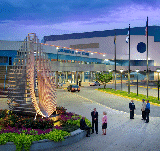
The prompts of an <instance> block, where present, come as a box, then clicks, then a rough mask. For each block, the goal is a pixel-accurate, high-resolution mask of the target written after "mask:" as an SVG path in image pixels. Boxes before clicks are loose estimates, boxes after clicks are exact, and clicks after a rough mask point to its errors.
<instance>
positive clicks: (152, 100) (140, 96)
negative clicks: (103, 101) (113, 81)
mask: <svg viewBox="0 0 160 151" xmlns="http://www.w3.org/2000/svg"><path fill="white" fill-rule="evenodd" d="M98 90H101V91H104V92H107V93H112V94H119V95H121V96H127V97H130V98H131V99H139V100H142V99H145V100H149V101H150V102H152V103H157V104H160V101H158V97H153V96H148V98H147V96H146V95H143V94H138V96H137V93H133V92H130V94H128V92H126V91H121V90H116V91H115V90H114V89H110V88H106V89H103V88H98Z"/></svg>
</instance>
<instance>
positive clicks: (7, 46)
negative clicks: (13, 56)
mask: <svg viewBox="0 0 160 151" xmlns="http://www.w3.org/2000/svg"><path fill="white" fill-rule="evenodd" d="M21 45H22V41H5V40H0V50H19V49H20V47H21Z"/></svg>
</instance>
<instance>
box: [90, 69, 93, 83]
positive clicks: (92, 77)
mask: <svg viewBox="0 0 160 151" xmlns="http://www.w3.org/2000/svg"><path fill="white" fill-rule="evenodd" d="M90 81H91V82H93V71H91V80H90Z"/></svg>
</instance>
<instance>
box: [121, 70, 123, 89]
mask: <svg viewBox="0 0 160 151" xmlns="http://www.w3.org/2000/svg"><path fill="white" fill-rule="evenodd" d="M120 72H121V91H122V72H123V69H120Z"/></svg>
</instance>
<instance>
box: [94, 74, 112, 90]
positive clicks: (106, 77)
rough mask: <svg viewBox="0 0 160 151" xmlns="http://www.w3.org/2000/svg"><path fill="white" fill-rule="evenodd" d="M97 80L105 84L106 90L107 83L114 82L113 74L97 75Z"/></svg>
mask: <svg viewBox="0 0 160 151" xmlns="http://www.w3.org/2000/svg"><path fill="white" fill-rule="evenodd" d="M96 80H97V81H99V82H101V83H103V85H104V89H105V88H106V83H108V82H110V81H111V80H112V73H108V74H106V73H105V74H103V73H98V74H96Z"/></svg>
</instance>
